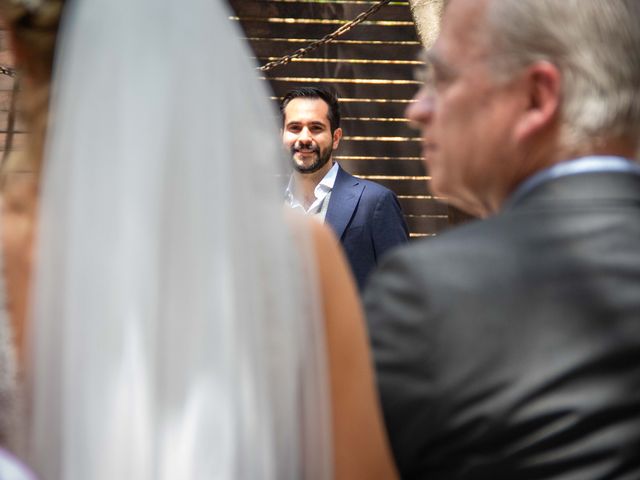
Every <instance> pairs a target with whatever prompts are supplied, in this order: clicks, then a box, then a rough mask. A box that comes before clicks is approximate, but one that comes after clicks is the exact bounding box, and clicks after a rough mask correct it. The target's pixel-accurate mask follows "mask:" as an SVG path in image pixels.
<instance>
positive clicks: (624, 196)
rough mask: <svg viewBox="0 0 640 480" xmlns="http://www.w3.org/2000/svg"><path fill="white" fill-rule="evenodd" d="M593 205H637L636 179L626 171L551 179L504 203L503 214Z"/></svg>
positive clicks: (639, 180)
mask: <svg viewBox="0 0 640 480" xmlns="http://www.w3.org/2000/svg"><path fill="white" fill-rule="evenodd" d="M595 202H600V203H602V202H636V203H638V202H640V176H639V175H636V174H633V173H629V172H585V173H579V174H575V175H567V176H562V177H557V178H553V179H550V180H548V181H546V182H544V183H541V184H540V185H537V186H536V188H534V189H532V190H530V191H529V192H527V193H526V195H522V196H520V197H519V198H515V199H514V200H513V201H510V202H508V203H507V204H506V205H505V207H504V209H503V211H508V210H514V209H519V208H521V207H537V206H550V205H553V206H565V205H566V206H569V205H576V204H589V205H593V204H594V203H595Z"/></svg>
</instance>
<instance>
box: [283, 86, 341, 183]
mask: <svg viewBox="0 0 640 480" xmlns="http://www.w3.org/2000/svg"><path fill="white" fill-rule="evenodd" d="M341 136H342V131H341V130H340V129H339V128H337V129H336V131H335V132H333V134H332V133H331V124H330V123H329V106H328V105H327V104H326V103H325V101H324V100H321V99H319V98H304V97H303V98H294V99H293V100H291V101H290V102H289V103H288V104H287V106H286V108H285V110H284V128H283V131H282V143H283V145H284V147H285V148H286V149H287V150H289V151H290V152H291V158H292V160H293V167H294V168H295V169H296V170H297V171H298V172H300V173H314V172H317V171H319V170H325V169H328V168H330V164H329V163H328V162H329V160H330V159H331V156H332V154H333V150H334V149H335V148H337V147H338V144H339V143H340V138H341Z"/></svg>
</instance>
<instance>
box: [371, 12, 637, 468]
mask: <svg viewBox="0 0 640 480" xmlns="http://www.w3.org/2000/svg"><path fill="white" fill-rule="evenodd" d="M639 24H640V2H638V0H616V1H610V0H451V1H449V2H448V6H447V7H446V10H445V12H444V17H443V23H442V30H441V35H440V37H439V39H438V40H437V41H436V43H435V45H434V47H433V48H432V49H431V50H430V51H429V52H428V54H427V57H428V64H429V68H430V72H429V77H430V78H428V80H427V82H426V83H425V86H424V88H422V90H421V92H420V93H419V94H418V96H417V98H416V102H415V103H414V104H412V105H411V106H410V107H409V110H408V112H407V115H408V117H409V118H410V120H411V121H412V122H413V123H414V124H415V125H416V126H418V127H419V128H420V129H421V130H422V136H423V141H424V150H423V154H424V158H425V161H426V164H427V167H428V169H429V173H430V175H431V176H432V188H433V189H434V190H435V191H436V192H437V193H438V194H439V195H443V196H446V197H448V198H449V200H450V201H451V203H452V204H454V205H456V206H458V207H459V208H462V209H464V210H466V211H468V212H470V213H474V214H477V215H481V216H484V217H489V218H488V219H486V220H483V221H476V222H473V223H470V224H467V225H465V226H463V227H461V228H459V229H456V230H453V231H451V232H450V233H447V234H444V235H442V236H440V237H438V238H436V239H433V240H428V241H425V242H419V243H415V244H413V245H411V246H410V247H408V248H405V249H402V250H401V251H398V252H396V253H395V254H392V255H391V256H390V257H389V258H387V259H386V261H384V262H383V263H382V266H381V268H380V270H379V271H378V272H376V274H374V275H373V276H372V278H371V279H370V283H369V287H368V289H367V292H366V295H365V303H366V309H367V313H368V317H369V322H370V331H371V336H372V342H373V348H374V357H375V362H376V367H377V370H378V381H379V388H380V393H381V398H382V403H383V408H384V413H385V419H386V422H387V427H388V431H389V435H390V438H391V443H392V446H393V450H394V453H395V456H396V460H397V462H398V465H399V468H400V472H401V475H402V478H403V479H422V478H430V479H491V480H497V479H509V480H514V479H551V478H553V479H554V480H568V479H580V480H591V479H604V478H607V479H623V478H624V479H638V478H640V455H638V452H640V168H639V167H638V165H637V164H636V163H634V162H633V161H632V160H631V158H632V157H633V155H634V152H635V151H636V148H637V146H638V138H639V137H640V95H639V94H638V85H640V29H639V28H638V25H639Z"/></svg>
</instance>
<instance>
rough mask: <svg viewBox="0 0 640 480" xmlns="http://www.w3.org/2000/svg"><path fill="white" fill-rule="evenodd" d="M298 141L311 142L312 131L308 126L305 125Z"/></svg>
mask: <svg viewBox="0 0 640 480" xmlns="http://www.w3.org/2000/svg"><path fill="white" fill-rule="evenodd" d="M298 141H299V142H302V143H311V132H310V131H309V129H308V128H307V127H304V128H303V129H302V130H300V134H299V135H298Z"/></svg>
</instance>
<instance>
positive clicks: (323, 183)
mask: <svg viewBox="0 0 640 480" xmlns="http://www.w3.org/2000/svg"><path fill="white" fill-rule="evenodd" d="M338 169H339V166H338V162H334V163H333V166H332V167H331V168H330V169H329V171H328V172H327V173H326V174H325V176H324V177H322V180H320V182H319V183H318V185H316V188H315V189H314V190H313V194H314V196H315V197H316V199H315V201H314V202H313V204H312V205H311V206H310V207H309V209H308V210H304V207H303V205H302V203H301V202H300V201H299V200H298V199H297V198H296V197H295V196H294V195H293V184H294V179H293V175H291V177H290V178H289V184H288V185H287V189H286V190H285V200H286V202H287V204H288V205H289V206H290V207H291V208H300V209H302V210H304V211H305V213H307V214H312V213H317V212H318V211H319V210H320V207H321V206H322V202H323V201H324V199H325V197H326V196H327V194H329V193H331V190H333V186H334V185H335V183H336V178H337V176H338Z"/></svg>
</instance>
